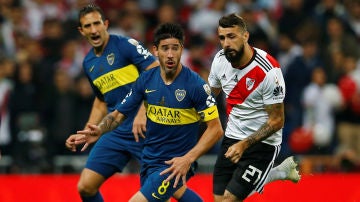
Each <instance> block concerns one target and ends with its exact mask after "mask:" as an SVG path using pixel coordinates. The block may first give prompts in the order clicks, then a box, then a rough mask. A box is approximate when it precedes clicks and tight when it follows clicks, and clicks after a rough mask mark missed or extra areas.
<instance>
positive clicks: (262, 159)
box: [213, 137, 280, 200]
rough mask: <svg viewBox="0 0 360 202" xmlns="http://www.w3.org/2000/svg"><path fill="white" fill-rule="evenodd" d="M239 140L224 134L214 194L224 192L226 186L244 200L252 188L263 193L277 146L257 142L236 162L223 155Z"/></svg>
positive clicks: (216, 164)
mask: <svg viewBox="0 0 360 202" xmlns="http://www.w3.org/2000/svg"><path fill="white" fill-rule="evenodd" d="M238 141H239V140H235V139H230V138H228V137H224V139H223V142H222V144H221V149H220V152H219V155H218V157H217V160H216V163H215V168H214V176H213V193H214V194H215V195H224V192H225V189H226V190H228V191H229V192H230V193H232V194H234V195H235V196H236V197H238V198H239V199H241V200H244V199H245V198H246V197H247V196H248V195H249V194H250V193H251V192H252V191H257V192H259V193H261V192H262V190H263V187H264V183H265V179H266V178H267V176H268V174H269V172H270V170H271V168H272V166H273V165H274V161H275V158H276V157H277V155H278V154H279V152H280V146H273V145H269V144H265V143H262V142H260V143H257V144H255V145H253V146H251V147H250V148H248V149H247V150H245V152H244V153H243V155H242V157H241V159H240V161H239V162H238V163H236V164H234V163H232V162H231V161H230V160H229V159H227V158H225V153H226V151H227V149H228V148H229V147H230V146H231V145H233V144H235V143H237V142H238Z"/></svg>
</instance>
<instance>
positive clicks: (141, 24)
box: [0, 0, 360, 173]
mask: <svg viewBox="0 0 360 202" xmlns="http://www.w3.org/2000/svg"><path fill="white" fill-rule="evenodd" d="M89 2H91V3H96V4H98V5H99V6H100V7H102V8H103V9H104V11H105V13H106V15H107V18H108V19H109V20H110V27H109V32H110V33H114V34H121V35H127V36H130V37H133V38H135V39H137V40H139V41H140V42H142V43H144V44H145V45H146V46H147V47H148V48H149V50H152V48H151V46H152V32H153V30H154V28H155V27H156V26H157V25H158V24H159V23H163V22H177V23H180V24H181V25H182V26H183V27H184V28H185V31H186V37H187V38H186V44H185V48H186V51H185V53H184V56H183V57H182V60H183V61H182V63H183V64H185V65H187V66H189V67H191V68H193V70H194V71H196V72H198V73H199V74H200V75H201V76H202V77H203V78H204V79H206V80H207V76H208V73H209V68H210V65H211V61H212V57H213V56H214V54H215V53H216V52H217V51H218V50H219V48H220V46H219V43H218V38H217V33H216V28H217V24H218V19H219V18H220V17H221V16H222V15H224V14H228V13H232V12H236V13H238V14H239V15H241V16H242V17H243V18H245V20H246V21H247V23H248V24H247V26H248V31H249V32H250V41H249V43H250V45H252V46H255V47H258V48H261V49H263V50H266V51H268V52H269V53H271V54H272V55H273V56H274V57H275V58H277V59H278V60H279V62H280V64H281V68H282V70H283V74H284V78H285V81H286V87H287V89H286V98H285V113H286V122H285V127H284V130H283V131H284V137H283V145H282V152H281V154H280V155H281V156H283V157H285V156H288V155H294V154H295V155H297V154H298V155H310V154H317V155H318V154H320V155H333V156H334V165H336V166H334V171H359V170H360V60H359V58H360V57H359V56H360V46H359V42H360V0H183V1H170V0H168V1H167V0H95V1H87V0H2V1H0V149H1V155H8V156H11V157H12V158H13V164H12V166H11V167H10V168H9V170H8V171H7V172H9V173H34V172H35V173H46V172H52V171H53V169H54V166H53V162H52V159H53V157H54V156H56V155H70V154H71V152H69V151H67V150H66V149H65V147H64V142H65V139H66V138H67V137H68V136H69V134H71V133H74V132H75V131H77V130H78V129H82V128H83V127H84V125H85V123H86V121H87V118H88V115H89V112H90V109H91V106H92V101H93V98H94V97H93V96H94V95H93V93H92V89H91V87H90V85H89V83H88V81H87V78H86V77H85V76H84V74H83V72H82V67H81V65H82V60H83V57H84V55H85V54H86V53H87V51H88V50H89V49H90V46H89V45H88V44H87V42H86V41H85V40H84V39H82V38H81V35H80V34H79V33H78V31H77V26H78V16H77V11H78V9H79V8H81V7H82V6H84V5H86V4H88V3H89ZM218 102H219V108H220V111H222V110H224V99H223V96H220V97H219V98H218ZM222 114H223V117H222V121H223V122H222V123H223V125H224V127H225V125H226V117H225V113H222ZM216 152H217V147H215V148H214V149H212V150H211V151H210V153H216ZM77 154H78V155H84V154H85V155H86V154H87V152H85V153H80V152H79V153H77ZM0 161H1V160H0Z"/></svg>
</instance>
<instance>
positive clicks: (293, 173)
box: [265, 156, 301, 184]
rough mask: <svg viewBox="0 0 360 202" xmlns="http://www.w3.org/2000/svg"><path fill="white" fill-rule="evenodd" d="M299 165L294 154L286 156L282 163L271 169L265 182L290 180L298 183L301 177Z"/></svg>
mask: <svg viewBox="0 0 360 202" xmlns="http://www.w3.org/2000/svg"><path fill="white" fill-rule="evenodd" d="M297 166H298V164H297V163H296V162H295V160H294V157H293V156H290V157H288V158H286V159H285V160H284V161H283V162H281V164H279V165H278V166H276V167H274V168H272V169H271V171H270V173H269V176H268V178H267V179H266V181H265V184H267V183H269V182H272V181H275V180H290V181H292V182H294V183H297V182H298V181H299V180H300V178H301V176H300V174H299V171H298V169H297Z"/></svg>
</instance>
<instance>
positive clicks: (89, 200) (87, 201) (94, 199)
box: [81, 192, 104, 202]
mask: <svg viewBox="0 0 360 202" xmlns="http://www.w3.org/2000/svg"><path fill="white" fill-rule="evenodd" d="M81 199H82V201H83V202H104V199H103V197H102V196H101V194H100V192H96V194H95V195H94V196H81Z"/></svg>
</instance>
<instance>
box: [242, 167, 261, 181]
mask: <svg viewBox="0 0 360 202" xmlns="http://www.w3.org/2000/svg"><path fill="white" fill-rule="evenodd" d="M261 174H262V171H261V170H259V169H257V168H255V167H254V166H252V165H249V168H248V169H246V170H245V172H244V174H243V175H242V178H243V179H244V180H246V181H247V182H250V181H251V180H250V179H249V178H251V179H255V182H254V183H253V184H256V183H257V182H258V181H259V180H260V176H261ZM256 175H257V176H256ZM255 177H256V178H255Z"/></svg>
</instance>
